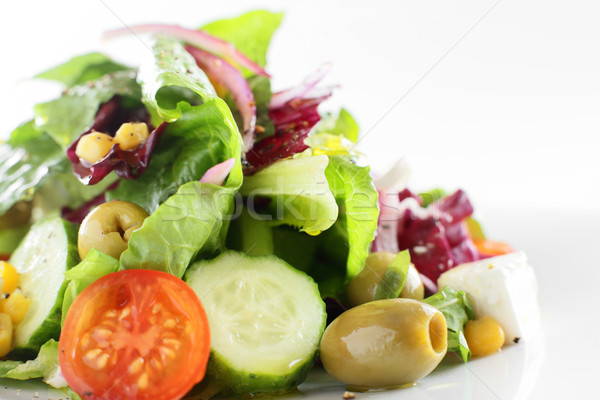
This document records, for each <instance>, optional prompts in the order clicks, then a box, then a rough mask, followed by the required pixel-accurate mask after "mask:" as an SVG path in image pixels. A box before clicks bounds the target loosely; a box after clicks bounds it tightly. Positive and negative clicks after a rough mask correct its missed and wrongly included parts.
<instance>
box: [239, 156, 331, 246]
mask: <svg viewBox="0 0 600 400" xmlns="http://www.w3.org/2000/svg"><path fill="white" fill-rule="evenodd" d="M328 161H329V160H328V158H327V156H324V155H321V156H315V157H300V158H296V159H285V160H280V161H278V162H276V163H274V164H271V165H269V166H268V167H265V168H263V169H262V170H260V171H259V172H257V173H256V174H254V175H251V176H247V177H246V178H245V179H244V184H243V185H242V188H241V189H240V193H241V194H242V195H243V196H246V197H248V204H249V208H250V212H251V213H253V214H251V215H252V216H253V217H255V218H258V219H266V220H268V221H270V223H271V224H272V225H273V226H277V225H290V226H293V227H296V228H298V229H299V230H300V231H302V232H307V233H309V234H311V235H317V234H319V233H321V232H322V231H324V230H327V229H329V227H331V225H333V223H334V222H335V221H336V219H337V216H338V206H337V204H336V202H335V198H334V197H333V195H332V193H331V190H330V189H329V186H328V184H327V179H326V178H325V170H326V168H327V164H328ZM257 197H259V198H267V199H269V200H270V202H269V204H268V206H267V207H266V209H265V210H257V209H256V208H255V207H254V203H253V202H254V201H255V199H256V198H257Z"/></svg>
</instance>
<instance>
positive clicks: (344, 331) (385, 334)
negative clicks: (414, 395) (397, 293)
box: [320, 299, 448, 389]
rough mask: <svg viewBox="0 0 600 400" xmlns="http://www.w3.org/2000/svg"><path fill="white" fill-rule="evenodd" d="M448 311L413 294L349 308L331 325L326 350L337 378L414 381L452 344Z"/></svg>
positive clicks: (370, 384)
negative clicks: (447, 324)
mask: <svg viewBox="0 0 600 400" xmlns="http://www.w3.org/2000/svg"><path fill="white" fill-rule="evenodd" d="M447 333H448V332H447V328H446V319H445V318H444V315H443V314H442V313H441V312H440V311H438V310H437V309H436V308H435V307H433V306H430V305H429V304H425V303H423V302H420V301H417V300H413V299H386V300H378V301H372V302H370V303H365V304H362V305H360V306H357V307H354V308H351V309H349V310H348V311H346V312H344V313H343V314H342V315H340V316H339V317H338V318H336V319H335V320H334V321H333V322H332V323H331V324H330V325H329V326H328V327H327V329H326V330H325V333H324V334H323V339H322V340H321V347H320V356H321V361H322V362H323V366H324V367H325V369H326V370H327V372H329V374H330V375H332V376H333V377H334V378H336V379H337V380H339V381H341V382H343V383H345V384H347V385H349V386H351V387H353V388H357V389H384V388H394V387H400V386H404V385H409V384H412V383H414V382H416V381H418V380H419V379H421V378H423V377H425V376H427V375H428V374H429V373H430V372H431V371H433V369H434V368H435V367H436V366H437V365H438V364H439V363H440V361H441V360H442V358H444V355H445V354H446V348H447Z"/></svg>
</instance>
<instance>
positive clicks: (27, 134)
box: [8, 120, 44, 146]
mask: <svg viewBox="0 0 600 400" xmlns="http://www.w3.org/2000/svg"><path fill="white" fill-rule="evenodd" d="M42 135H44V131H42V130H40V129H38V128H37V127H36V126H35V121H34V120H31V121H27V122H25V123H23V124H21V125H19V126H18V127H17V128H16V129H15V130H14V131H12V133H11V134H10V139H9V140H8V144H10V145H11V146H19V145H21V144H23V143H27V142H29V141H30V140H33V139H36V138H39V137H40V136H42Z"/></svg>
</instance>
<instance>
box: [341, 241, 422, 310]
mask: <svg viewBox="0 0 600 400" xmlns="http://www.w3.org/2000/svg"><path fill="white" fill-rule="evenodd" d="M394 258H396V254H395V253H390V252H387V251H378V252H375V253H371V254H369V257H367V260H366V261H365V267H364V268H363V270H362V271H361V272H360V273H359V274H358V275H357V276H356V277H355V278H354V279H352V280H351V281H350V282H349V283H348V285H347V286H346V296H347V298H348V303H349V304H350V306H352V307H354V306H357V305H359V304H364V303H367V302H369V301H373V300H374V299H375V292H376V291H377V286H379V283H380V282H381V279H382V278H383V274H384V273H385V270H386V269H387V267H389V265H390V264H391V263H392V261H394ZM424 295H425V289H424V287H423V282H422V281H421V277H420V276H419V272H418V271H417V269H416V268H415V266H414V265H412V264H411V265H410V266H409V268H408V275H407V277H406V283H405V284H404V287H403V288H402V292H400V296H399V297H404V298H409V299H416V300H423V297H424Z"/></svg>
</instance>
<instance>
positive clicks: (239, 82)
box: [185, 46, 256, 151]
mask: <svg viewBox="0 0 600 400" xmlns="http://www.w3.org/2000/svg"><path fill="white" fill-rule="evenodd" d="M185 49H186V50H187V51H188V52H189V53H190V54H191V55H192V57H194V59H195V60H196V63H197V64H198V66H199V67H200V68H201V69H202V70H203V71H204V72H205V73H206V75H208V77H209V78H210V80H211V81H212V82H213V83H214V84H218V85H221V86H223V87H225V88H226V89H227V90H228V91H229V93H231V97H233V101H234V102H235V104H236V105H237V107H238V109H239V110H240V114H241V115H242V121H243V125H244V126H243V132H242V138H243V139H244V146H245V151H248V150H250V149H251V148H252V146H254V129H255V128H256V103H255V102H254V94H253V93H252V90H251V89H250V86H248V81H246V78H244V76H243V75H242V74H241V73H240V71H238V70H237V69H235V68H234V67H233V66H232V65H231V64H229V63H228V62H227V61H225V60H223V59H222V58H220V57H217V56H215V55H214V54H211V53H209V52H207V51H204V50H201V49H199V48H197V47H192V46H185Z"/></svg>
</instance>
